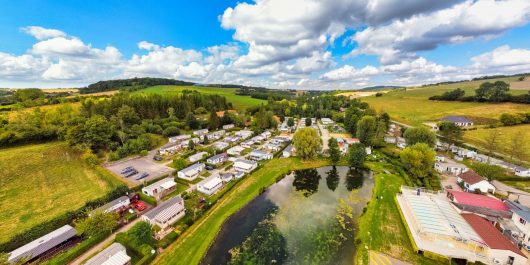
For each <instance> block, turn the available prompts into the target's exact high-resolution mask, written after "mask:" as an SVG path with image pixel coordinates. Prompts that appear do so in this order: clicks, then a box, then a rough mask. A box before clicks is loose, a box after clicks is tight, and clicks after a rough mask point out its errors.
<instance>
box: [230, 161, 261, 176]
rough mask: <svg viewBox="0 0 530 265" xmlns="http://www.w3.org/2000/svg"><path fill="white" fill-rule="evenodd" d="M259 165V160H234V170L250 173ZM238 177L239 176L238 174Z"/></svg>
mask: <svg viewBox="0 0 530 265" xmlns="http://www.w3.org/2000/svg"><path fill="white" fill-rule="evenodd" d="M257 167H258V162H256V161H252V160H245V159H238V160H236V161H235V162H234V166H233V168H234V170H236V171H241V172H245V173H249V172H251V171H252V170H254V169H256V168H257ZM236 178H237V176H236Z"/></svg>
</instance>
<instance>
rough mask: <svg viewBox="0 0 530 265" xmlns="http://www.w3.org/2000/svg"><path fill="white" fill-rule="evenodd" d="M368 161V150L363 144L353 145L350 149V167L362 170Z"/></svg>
mask: <svg viewBox="0 0 530 265" xmlns="http://www.w3.org/2000/svg"><path fill="white" fill-rule="evenodd" d="M365 159H366V150H365V148H364V145H363V144H352V145H350V147H349V148H348V163H349V165H350V167H354V168H362V167H363V166H364V160H365Z"/></svg>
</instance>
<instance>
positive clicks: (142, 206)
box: [134, 201, 147, 212]
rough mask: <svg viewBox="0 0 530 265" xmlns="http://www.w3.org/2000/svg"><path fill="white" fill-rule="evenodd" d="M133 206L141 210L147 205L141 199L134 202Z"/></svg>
mask: <svg viewBox="0 0 530 265" xmlns="http://www.w3.org/2000/svg"><path fill="white" fill-rule="evenodd" d="M134 208H136V210H138V211H140V212H141V211H143V210H145V208H147V205H145V203H144V202H143V201H137V202H135V203H134Z"/></svg>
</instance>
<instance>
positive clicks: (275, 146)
mask: <svg viewBox="0 0 530 265" xmlns="http://www.w3.org/2000/svg"><path fill="white" fill-rule="evenodd" d="M263 148H264V149H266V150H269V151H271V152H278V151H280V149H282V147H281V146H280V145H278V144H273V143H266V144H264V145H263Z"/></svg>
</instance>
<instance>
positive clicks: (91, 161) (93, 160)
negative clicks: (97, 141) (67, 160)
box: [81, 148, 99, 167]
mask: <svg viewBox="0 0 530 265" xmlns="http://www.w3.org/2000/svg"><path fill="white" fill-rule="evenodd" d="M81 159H82V160H83V161H84V162H85V163H86V164H87V165H89V166H91V167H93V166H96V165H97V164H98V163H99V160H98V157H97V156H96V155H95V154H94V153H92V150H91V149H90V148H87V149H86V150H85V152H84V153H83V154H82V155H81Z"/></svg>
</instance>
